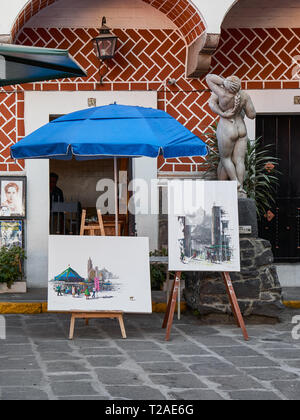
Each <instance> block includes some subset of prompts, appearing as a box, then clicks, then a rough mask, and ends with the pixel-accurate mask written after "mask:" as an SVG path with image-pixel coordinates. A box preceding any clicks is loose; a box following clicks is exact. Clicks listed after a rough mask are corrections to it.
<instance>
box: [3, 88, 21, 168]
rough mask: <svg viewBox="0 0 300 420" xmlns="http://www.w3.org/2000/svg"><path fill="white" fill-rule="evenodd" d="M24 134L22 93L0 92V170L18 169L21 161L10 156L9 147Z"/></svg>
mask: <svg viewBox="0 0 300 420" xmlns="http://www.w3.org/2000/svg"><path fill="white" fill-rule="evenodd" d="M22 136H24V95H23V94H22V93H11V94H10V93H0V171H20V170H22V169H23V165H24V163H23V162H22V161H17V162H15V161H14V160H12V159H11V158H10V147H11V146H12V145H13V144H15V143H16V142H17V141H19V140H20V139H21V138H22Z"/></svg>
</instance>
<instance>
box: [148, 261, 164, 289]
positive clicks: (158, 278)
mask: <svg viewBox="0 0 300 420" xmlns="http://www.w3.org/2000/svg"><path fill="white" fill-rule="evenodd" d="M150 276H151V289H152V290H162V287H163V284H164V282H165V280H166V266H165V265H164V264H151V265H150Z"/></svg>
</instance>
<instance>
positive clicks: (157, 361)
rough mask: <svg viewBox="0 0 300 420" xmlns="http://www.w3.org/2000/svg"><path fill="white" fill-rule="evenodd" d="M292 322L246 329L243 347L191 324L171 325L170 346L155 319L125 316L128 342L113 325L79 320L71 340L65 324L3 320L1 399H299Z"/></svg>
mask: <svg viewBox="0 0 300 420" xmlns="http://www.w3.org/2000/svg"><path fill="white" fill-rule="evenodd" d="M295 315H298V316H299V321H298V322H299V323H300V311H296V310H293V311H292V310H286V313H285V314H284V322H283V323H280V324H276V325H248V326H247V329H248V333H249V335H250V337H251V340H250V341H249V342H245V341H244V340H243V337H242V335H241V331H240V330H239V329H238V328H236V327H235V326H234V325H217V326H215V325H214V326H205V325H201V324H200V322H199V320H198V319H197V318H195V317H194V316H192V315H183V316H182V319H181V320H180V321H178V320H177V319H175V320H174V325H173V329H172V336H171V340H170V341H169V342H166V341H165V340H164V337H165V332H164V330H162V329H161V325H162V319H163V315H160V314H153V315H126V316H125V325H126V332H127V335H128V339H127V340H123V339H122V338H121V336H120V330H119V326H118V323H117V322H116V321H114V320H92V321H90V325H89V326H86V325H85V324H84V321H82V320H78V321H76V327H75V337H74V340H73V341H69V340H68V338H67V337H68V328H69V322H70V316H68V315H62V314H44V315H35V316H34V315H7V316H5V321H6V327H7V328H6V331H7V337H6V340H0V399H1V400H10V399H13V400H17V399H29V400H36V399H41V400H43V399H49V400H56V399H63V400H66V399H74V400H81V399H89V400H91V399H98V400H121V399H129V400H221V399H225V400H240V399H242V400H258V399H259V400H261V399H264V400H298V399H300V339H299V340H296V339H293V338H292V334H291V332H292V329H293V328H294V327H296V326H297V324H292V317H293V316H295ZM2 320H3V319H2ZM295 333H297V330H295ZM299 335H300V328H299Z"/></svg>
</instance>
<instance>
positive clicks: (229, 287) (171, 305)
mask: <svg viewBox="0 0 300 420" xmlns="http://www.w3.org/2000/svg"><path fill="white" fill-rule="evenodd" d="M222 277H223V280H224V282H225V286H226V292H227V294H228V298H229V302H230V305H231V308H232V313H233V315H234V317H235V319H236V322H237V325H238V327H240V328H241V329H242V332H243V336H244V339H245V340H246V341H248V340H249V336H248V333H247V330H246V326H245V323H244V319H243V316H242V314H241V310H240V307H239V304H238V300H237V298H236V294H235V291H234V288H233V284H232V281H231V278H230V274H229V273H222ZM180 280H181V272H177V273H176V276H175V280H174V284H173V287H172V292H171V295H170V298H169V301H168V306H167V311H166V314H165V317H164V321H163V325H162V328H166V327H167V333H166V341H169V340H170V335H171V328H172V323H173V318H174V312H175V307H176V301H177V298H178V293H179V290H180Z"/></svg>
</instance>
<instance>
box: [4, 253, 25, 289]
mask: <svg viewBox="0 0 300 420" xmlns="http://www.w3.org/2000/svg"><path fill="white" fill-rule="evenodd" d="M25 258H26V257H25V251H24V249H23V248H20V247H19V246H12V247H5V246H3V247H1V248H0V293H25V292H26V282H25V280H24V274H23V261H24V259H25Z"/></svg>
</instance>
